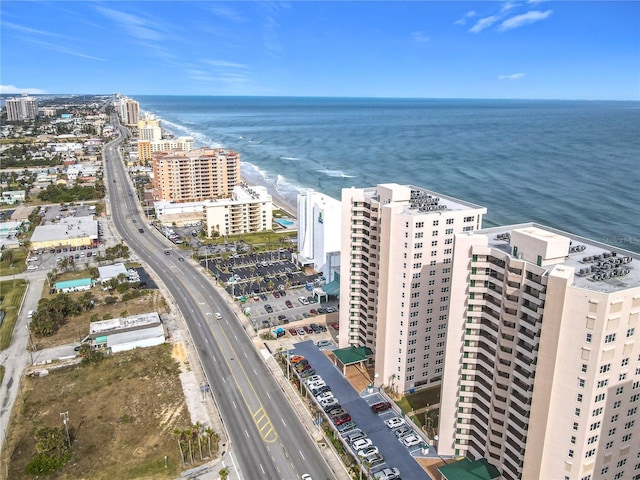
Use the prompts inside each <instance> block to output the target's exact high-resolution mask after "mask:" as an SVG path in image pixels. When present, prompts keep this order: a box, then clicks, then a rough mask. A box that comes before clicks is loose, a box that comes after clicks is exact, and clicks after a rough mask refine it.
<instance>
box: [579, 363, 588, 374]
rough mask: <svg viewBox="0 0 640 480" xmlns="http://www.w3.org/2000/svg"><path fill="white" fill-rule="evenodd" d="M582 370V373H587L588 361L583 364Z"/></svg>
mask: <svg viewBox="0 0 640 480" xmlns="http://www.w3.org/2000/svg"><path fill="white" fill-rule="evenodd" d="M580 371H581V372H582V373H587V364H586V363H583V364H582V368H581V369H580Z"/></svg>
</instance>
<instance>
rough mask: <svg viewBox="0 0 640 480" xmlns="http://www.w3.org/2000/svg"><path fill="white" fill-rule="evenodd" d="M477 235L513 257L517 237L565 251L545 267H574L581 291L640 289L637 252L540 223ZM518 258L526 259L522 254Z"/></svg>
mask: <svg viewBox="0 0 640 480" xmlns="http://www.w3.org/2000/svg"><path fill="white" fill-rule="evenodd" d="M514 232H515V233H514ZM474 233H475V234H478V235H486V236H487V237H488V239H489V247H491V248H495V249H497V250H502V251H503V252H505V253H508V254H510V255H514V251H513V246H514V241H513V238H512V237H513V236H514V235H517V236H520V237H522V236H526V237H528V238H529V239H530V240H531V241H532V242H536V241H538V242H543V243H545V245H546V244H551V243H553V244H555V245H556V247H557V248H564V250H563V251H562V256H561V257H557V258H555V259H550V260H549V261H547V262H545V263H544V265H543V266H545V267H548V268H549V271H551V270H553V268H556V267H562V266H566V267H572V268H573V269H575V275H574V279H573V286H575V287H578V288H584V289H587V290H595V291H599V292H603V293H611V292H616V291H620V290H626V289H628V288H633V287H638V286H640V254H638V253H635V252H631V251H628V250H624V249H621V248H617V247H613V246H611V245H607V244H605V243H601V242H597V241H595V240H591V239H588V238H585V237H581V236H579V235H573V234H571V233H568V232H564V231H562V230H557V229H554V228H551V227H547V226H545V225H540V224H536V223H525V224H519V225H507V226H501V227H492V228H485V229H482V230H477V231H476V232H474ZM517 256H518V257H520V258H522V255H521V254H520V252H518V253H517ZM525 260H529V259H527V258H525ZM534 263H535V262H534Z"/></svg>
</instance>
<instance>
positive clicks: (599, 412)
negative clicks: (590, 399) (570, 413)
mask: <svg viewBox="0 0 640 480" xmlns="http://www.w3.org/2000/svg"><path fill="white" fill-rule="evenodd" d="M601 414H602V407H598V408H596V409H594V410H593V412H591V416H592V417H597V416H598V415H601Z"/></svg>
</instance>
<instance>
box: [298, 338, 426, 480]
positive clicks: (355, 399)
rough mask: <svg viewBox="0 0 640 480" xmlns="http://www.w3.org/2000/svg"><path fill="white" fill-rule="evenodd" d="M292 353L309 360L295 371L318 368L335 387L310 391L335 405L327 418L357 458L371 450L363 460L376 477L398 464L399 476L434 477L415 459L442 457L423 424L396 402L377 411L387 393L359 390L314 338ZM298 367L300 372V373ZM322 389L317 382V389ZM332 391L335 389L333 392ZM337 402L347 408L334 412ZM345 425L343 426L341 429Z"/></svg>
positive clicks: (303, 372)
mask: <svg viewBox="0 0 640 480" xmlns="http://www.w3.org/2000/svg"><path fill="white" fill-rule="evenodd" d="M289 354H290V356H293V355H300V356H302V357H304V359H305V360H306V361H307V362H308V365H309V366H306V365H304V366H302V367H297V368H295V367H294V368H292V369H291V374H292V375H300V376H301V377H303V378H302V380H303V381H304V377H307V378H310V377H309V372H310V371H311V370H313V374H314V375H317V376H319V377H321V379H322V382H323V383H324V384H325V385H326V386H327V387H329V390H325V391H324V392H323V393H321V394H319V396H318V397H314V396H313V395H312V393H311V392H309V391H307V395H308V396H309V397H310V398H313V400H312V401H313V402H315V403H316V404H317V405H318V408H319V409H320V410H321V411H324V408H327V407H326V406H329V408H330V410H329V412H328V413H325V422H327V423H328V424H329V425H332V426H333V428H335V429H336V431H337V433H338V435H339V437H340V438H341V439H342V442H343V444H344V445H345V448H346V449H347V450H350V451H352V452H353V454H354V456H355V457H356V458H358V452H360V453H362V454H368V456H367V461H366V462H365V461H364V460H362V462H363V465H364V466H365V469H366V468H367V467H370V472H371V474H372V475H373V477H374V478H377V477H378V476H381V477H382V478H385V477H384V476H383V472H386V473H389V472H393V470H388V469H393V468H397V469H398V471H399V476H400V477H402V478H411V479H425V480H427V479H429V478H430V477H429V475H428V474H427V473H426V472H425V471H424V469H423V468H422V467H421V466H420V465H419V464H418V463H417V462H416V461H415V458H416V457H435V458H437V453H436V451H435V449H434V448H433V447H432V446H427V445H426V444H425V441H424V438H423V437H422V435H421V434H420V432H419V431H418V430H417V428H416V427H415V426H413V424H411V423H409V422H406V421H405V420H404V419H403V418H402V415H401V412H400V411H399V410H398V409H397V407H395V405H393V404H392V405H391V408H388V409H387V408H386V407H384V409H383V410H382V411H380V412H379V413H374V412H373V411H372V408H371V407H372V406H373V405H376V404H379V403H381V402H382V403H384V402H386V399H385V397H384V396H382V395H381V394H380V393H379V392H378V391H377V389H372V390H371V392H370V393H369V389H365V390H364V391H363V392H357V391H356V390H355V389H354V388H353V387H352V385H351V384H350V383H349V382H348V381H347V379H346V378H345V377H344V376H343V374H342V372H341V371H340V370H339V369H338V368H336V366H334V364H333V363H332V361H331V360H329V358H328V357H327V355H326V354H325V352H324V350H323V349H319V348H318V347H317V345H316V344H315V343H314V342H312V341H304V342H300V343H296V344H295V345H294V350H292V351H290V352H289ZM298 363H299V362H298ZM304 368H306V370H304ZM298 370H299V371H300V373H298ZM315 385H318V386H319V385H321V384H318V383H316V384H315ZM320 388H322V387H320ZM319 391H320V390H319V389H318V388H317V389H316V392H319ZM327 392H329V394H330V395H327ZM322 395H324V397H322ZM319 398H325V400H324V402H320V401H319ZM330 398H335V399H336V400H337V401H336V402H333V401H331V400H330ZM325 405H326V406H325ZM336 405H339V407H336ZM331 408H334V409H335V408H340V409H341V410H343V411H344V412H342V411H338V412H337V413H338V416H337V417H336V416H335V415H332V410H331ZM333 412H335V411H333ZM345 414H348V417H349V419H348V420H347V418H346V417H345V416H344V415H345ZM394 418H399V419H400V420H392V419H394ZM351 422H353V423H351ZM385 422H387V423H388V424H389V425H387V423H385ZM403 428H404V430H403ZM339 429H342V430H343V431H342V432H339ZM354 439H355V440H354ZM361 439H368V440H365V441H364V442H360V443H357V444H356V443H355V441H356V440H361ZM423 446H424V447H425V448H423ZM370 447H376V448H375V450H374V449H370ZM367 449H370V450H367ZM376 450H377V451H376ZM363 458H364V457H363ZM387 478H390V479H391V478H398V477H394V476H393V473H389V476H388V477H387Z"/></svg>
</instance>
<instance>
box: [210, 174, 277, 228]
mask: <svg viewBox="0 0 640 480" xmlns="http://www.w3.org/2000/svg"><path fill="white" fill-rule="evenodd" d="M205 212H206V222H207V235H208V236H212V235H213V233H214V232H215V233H217V234H218V235H239V234H242V233H253V232H264V231H267V230H271V229H272V228H273V226H272V220H273V204H272V201H271V195H269V192H268V191H267V188H266V187H262V186H249V185H246V184H242V185H238V186H236V187H234V188H233V192H232V195H231V198H227V199H223V200H218V201H215V202H208V203H207V205H206V208H205Z"/></svg>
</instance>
